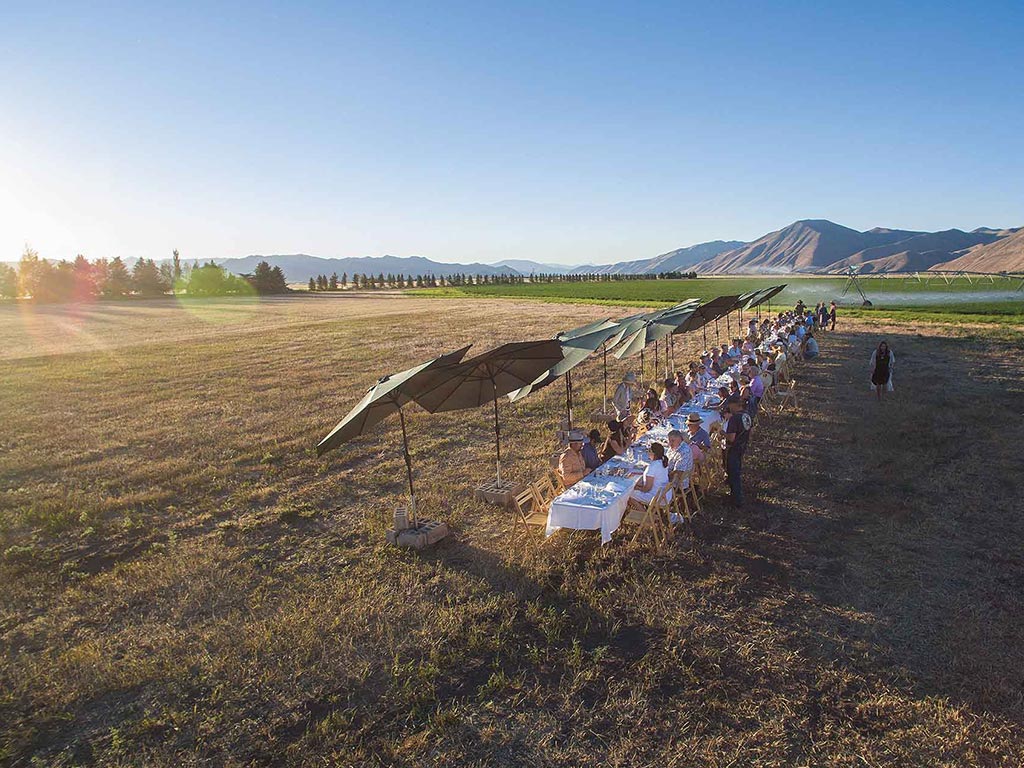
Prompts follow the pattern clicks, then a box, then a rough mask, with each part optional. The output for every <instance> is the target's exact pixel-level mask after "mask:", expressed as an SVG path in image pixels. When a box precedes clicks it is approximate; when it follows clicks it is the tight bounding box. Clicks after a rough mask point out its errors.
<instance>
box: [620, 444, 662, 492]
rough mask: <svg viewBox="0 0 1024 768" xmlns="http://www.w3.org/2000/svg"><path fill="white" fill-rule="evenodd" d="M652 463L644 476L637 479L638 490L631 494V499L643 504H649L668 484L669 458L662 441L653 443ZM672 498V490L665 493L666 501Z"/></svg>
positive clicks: (650, 452)
mask: <svg viewBox="0 0 1024 768" xmlns="http://www.w3.org/2000/svg"><path fill="white" fill-rule="evenodd" d="M649 454H650V455H649V458H650V463H648V465H647V469H645V470H644V474H643V477H641V478H640V479H639V480H637V483H636V490H634V491H633V493H632V494H631V495H630V499H631V500H633V501H638V502H640V503H641V504H647V503H649V502H650V500H651V499H653V498H654V497H655V496H657V495H658V491H660V490H661V489H662V488H663V487H665V486H666V485H668V459H667V458H666V457H665V446H663V445H662V444H661V443H651V447H650V449H649ZM671 498H672V491H669V492H668V493H666V494H665V501H669V500H670V499H671Z"/></svg>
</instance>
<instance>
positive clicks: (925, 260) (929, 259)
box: [823, 229, 999, 273]
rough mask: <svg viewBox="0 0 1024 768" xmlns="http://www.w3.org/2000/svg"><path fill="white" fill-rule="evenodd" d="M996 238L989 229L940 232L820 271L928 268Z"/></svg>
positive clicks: (855, 256)
mask: <svg viewBox="0 0 1024 768" xmlns="http://www.w3.org/2000/svg"><path fill="white" fill-rule="evenodd" d="M998 239H999V236H998V235H997V234H995V233H993V232H990V231H988V230H974V231H973V232H964V231H962V230H959V229H946V230H943V231H941V232H925V233H923V234H920V235H914V236H912V237H908V238H906V239H903V240H898V241H897V242H895V243H889V244H887V245H876V246H874V247H873V248H865V249H864V250H863V251H858V252H857V253H855V254H853V255H852V256H848V257H847V258H845V259H840V260H839V261H836V262H834V263H832V264H830V265H828V266H827V267H825V268H824V270H823V271H825V272H833V273H838V272H846V271H847V269H849V268H850V267H853V266H859V267H860V270H861V272H864V273H870V272H891V271H893V270H903V271H906V270H914V271H917V270H923V269H930V268H932V267H934V266H935V265H936V264H940V263H942V262H944V261H949V260H950V259H954V258H956V255H955V254H956V253H957V252H958V251H962V250H964V249H966V248H971V247H973V246H975V245H983V244H986V243H991V242H994V241H995V240H998Z"/></svg>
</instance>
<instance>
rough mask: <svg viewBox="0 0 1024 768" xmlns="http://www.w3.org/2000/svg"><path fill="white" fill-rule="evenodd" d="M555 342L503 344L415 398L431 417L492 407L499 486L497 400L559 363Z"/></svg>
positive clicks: (442, 376) (454, 370)
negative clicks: (432, 415)
mask: <svg viewBox="0 0 1024 768" xmlns="http://www.w3.org/2000/svg"><path fill="white" fill-rule="evenodd" d="M562 357H563V354H562V345H561V344H560V343H559V341H558V340H557V339H545V340H543V341H520V342H513V343H511V344H502V345H501V346H500V347H497V348H495V349H492V350H490V351H489V352H484V353H483V354H481V355H477V356H475V357H472V358H470V359H469V360H464V361H463V362H462V363H460V364H459V365H457V366H455V367H454V368H452V369H451V370H445V371H442V372H440V373H439V374H437V375H438V377H439V379H440V380H439V381H438V383H437V385H436V386H431V387H430V389H429V391H427V392H424V393H422V394H420V395H417V396H415V397H414V399H415V400H416V402H417V403H419V405H421V406H422V407H424V408H426V409H427V410H428V411H430V412H431V413H439V412H441V411H458V410H462V409H465V408H478V407H480V406H481V405H485V404H487V403H492V402H493V403H494V445H495V454H496V462H495V467H496V469H497V479H498V484H499V485H500V484H501V429H500V426H499V424H498V398H499V397H502V396H504V395H507V394H508V393H509V392H511V391H512V390H515V389H519V388H520V387H525V386H527V385H529V384H531V383H532V382H533V381H535V380H536V379H537V377H538V376H540V375H541V374H543V373H544V372H545V371H547V370H548V369H549V368H551V367H552V366H554V365H555V364H556V363H558V362H559V361H561V360H562Z"/></svg>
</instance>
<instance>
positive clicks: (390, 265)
mask: <svg viewBox="0 0 1024 768" xmlns="http://www.w3.org/2000/svg"><path fill="white" fill-rule="evenodd" d="M261 261H266V262H267V263H268V264H270V266H272V267H275V266H276V267H281V269H282V270H283V271H284V274H285V278H286V279H287V280H288V282H290V283H305V282H307V281H308V280H309V278H311V277H316V276H317V275H328V276H329V275H330V274H331V273H332V272H337V273H338V275H339V276H340V275H341V274H342V273H348V276H349V277H352V275H353V274H357V273H358V274H360V275H364V274H373V275H376V274H380V273H382V272H383V273H384V274H385V275H386V274H389V273H390V274H395V275H411V276H413V277H416V276H418V275H435V276H437V277H442V276H445V277H447V276H448V275H455V274H459V273H464V274H472V275H509V274H512V275H514V274H518V273H517V271H516V270H514V269H512V268H510V267H501V266H496V265H492V264H478V263H472V264H446V263H443V262H439V261H431V260H430V259H425V258H423V257H422V256H362V257H356V258H346V259H325V258H321V257H319V256H309V255H307V254H304V253H296V254H289V255H281V254H275V255H272V256H260V255H253V256H244V257H242V258H236V259H224V260H223V261H221V262H220V264H221V265H222V266H223V267H224V268H225V269H227V270H228V271H229V272H233V273H234V274H236V275H241V274H246V273H249V272H252V271H253V270H254V269H256V265H257V264H259V263H260V262H261Z"/></svg>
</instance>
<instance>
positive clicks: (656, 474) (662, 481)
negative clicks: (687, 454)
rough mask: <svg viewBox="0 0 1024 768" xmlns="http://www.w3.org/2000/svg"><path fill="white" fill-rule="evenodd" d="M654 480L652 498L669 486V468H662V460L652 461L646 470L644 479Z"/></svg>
mask: <svg viewBox="0 0 1024 768" xmlns="http://www.w3.org/2000/svg"><path fill="white" fill-rule="evenodd" d="M647 478H652V479H653V480H654V483H653V484H652V485H651V490H650V493H651V496H652V498H653V496H654V494H656V493H657V492H658V491H660V490H661V489H662V487H663V486H665V485H668V467H665V466H662V464H661V460H660V459H659V460H654V459H652V460H651V463H650V464H648V465H647V469H645V470H644V479H645V480H646V479H647Z"/></svg>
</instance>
